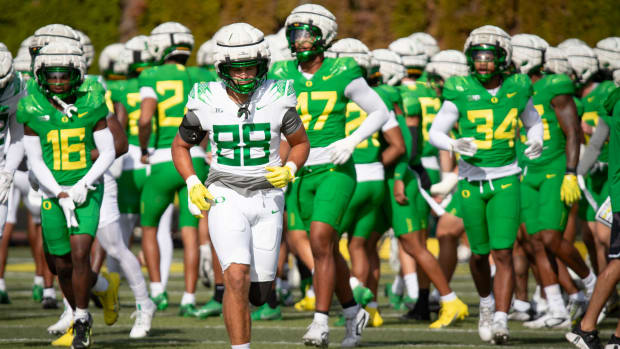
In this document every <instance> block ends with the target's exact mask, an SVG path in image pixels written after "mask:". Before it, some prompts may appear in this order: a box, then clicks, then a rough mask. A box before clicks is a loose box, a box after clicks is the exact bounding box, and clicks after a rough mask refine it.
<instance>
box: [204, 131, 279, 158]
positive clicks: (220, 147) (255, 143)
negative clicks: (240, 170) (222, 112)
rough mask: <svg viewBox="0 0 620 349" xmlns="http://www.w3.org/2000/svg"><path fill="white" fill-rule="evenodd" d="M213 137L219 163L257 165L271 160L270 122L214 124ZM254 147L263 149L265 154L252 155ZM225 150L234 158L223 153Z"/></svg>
mask: <svg viewBox="0 0 620 349" xmlns="http://www.w3.org/2000/svg"><path fill="white" fill-rule="evenodd" d="M261 134H262V137H261ZM256 138H260V139H256ZM213 139H214V142H215V143H216V144H217V162H218V164H222V165H228V166H257V165H264V164H266V163H268V162H269V145H270V141H271V126H270V124H269V123H260V124H242V125H213ZM252 148H254V149H255V151H256V150H258V151H259V152H260V151H262V153H263V156H260V157H252ZM224 151H226V153H227V154H231V155H232V158H231V157H230V156H224V155H222V152H224ZM242 154H243V155H242Z"/></svg>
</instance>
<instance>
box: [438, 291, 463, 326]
mask: <svg viewBox="0 0 620 349" xmlns="http://www.w3.org/2000/svg"><path fill="white" fill-rule="evenodd" d="M467 315H469V309H468V308H467V304H465V303H463V302H462V301H461V300H460V299H458V298H456V299H454V300H451V301H448V302H442V303H441V309H439V318H438V319H437V321H435V322H433V323H432V324H431V325H430V326H429V328H442V327H446V326H449V325H450V324H451V323H452V322H454V321H456V320H463V319H465V317H466V316H467Z"/></svg>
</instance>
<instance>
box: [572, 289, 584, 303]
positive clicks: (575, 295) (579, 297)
mask: <svg viewBox="0 0 620 349" xmlns="http://www.w3.org/2000/svg"><path fill="white" fill-rule="evenodd" d="M568 298H569V299H572V300H574V301H578V302H585V301H586V295H584V294H583V292H581V291H579V292H575V293H573V294H570V295H568Z"/></svg>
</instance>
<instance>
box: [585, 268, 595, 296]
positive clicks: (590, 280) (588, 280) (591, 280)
mask: <svg viewBox="0 0 620 349" xmlns="http://www.w3.org/2000/svg"><path fill="white" fill-rule="evenodd" d="M582 280H583V283H584V285H585V287H586V291H587V292H588V295H590V296H591V295H592V292H593V291H594V285H596V275H594V273H593V272H592V270H590V274H588V276H586V277H585V278H583V279H582Z"/></svg>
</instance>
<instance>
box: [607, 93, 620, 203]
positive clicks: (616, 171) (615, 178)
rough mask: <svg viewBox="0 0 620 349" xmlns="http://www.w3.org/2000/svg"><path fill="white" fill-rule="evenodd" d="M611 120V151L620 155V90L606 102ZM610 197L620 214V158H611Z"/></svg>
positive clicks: (609, 172)
mask: <svg viewBox="0 0 620 349" xmlns="http://www.w3.org/2000/svg"><path fill="white" fill-rule="evenodd" d="M604 108H605V111H606V114H608V115H611V117H610V118H609V150H610V153H611V154H620V88H616V89H615V90H614V91H612V92H611V93H610V94H609V95H608V97H607V99H606V100H605V102H604ZM608 176H609V195H610V197H611V207H612V211H613V212H620V157H618V156H612V157H610V158H609V171H608Z"/></svg>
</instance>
